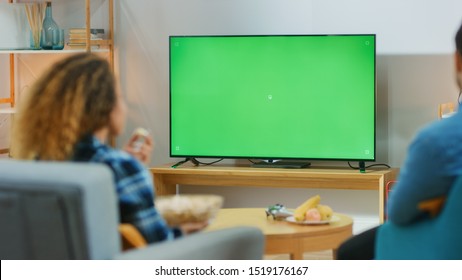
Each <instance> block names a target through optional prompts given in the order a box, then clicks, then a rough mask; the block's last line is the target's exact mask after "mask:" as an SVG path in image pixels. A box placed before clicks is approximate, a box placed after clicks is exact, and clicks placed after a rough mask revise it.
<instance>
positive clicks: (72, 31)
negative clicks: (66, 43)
mask: <svg viewBox="0 0 462 280" xmlns="http://www.w3.org/2000/svg"><path fill="white" fill-rule="evenodd" d="M86 37H87V29H85V28H69V39H84V38H86ZM103 37H104V29H102V28H91V29H90V38H91V39H103Z"/></svg>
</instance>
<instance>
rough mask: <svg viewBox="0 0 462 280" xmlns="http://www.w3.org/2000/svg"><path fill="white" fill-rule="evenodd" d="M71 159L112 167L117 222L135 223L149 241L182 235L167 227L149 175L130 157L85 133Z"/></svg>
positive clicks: (178, 231) (177, 230)
mask: <svg viewBox="0 0 462 280" xmlns="http://www.w3.org/2000/svg"><path fill="white" fill-rule="evenodd" d="M73 160H74V161H79V162H86V161H88V162H99V163H104V164H106V165H107V166H109V167H110V168H111V169H112V171H113V173H114V180H115V184H116V190H117V195H118V198H119V212H120V221H121V222H122V223H130V224H132V225H134V226H135V227H136V228H137V229H138V230H139V231H140V233H141V234H142V235H143V236H144V238H145V239H146V241H147V242H148V243H153V242H157V241H163V240H170V239H174V238H175V237H178V236H181V231H180V230H179V229H177V228H170V227H169V226H168V225H167V224H166V222H165V220H164V219H163V218H162V216H161V215H160V214H159V212H157V210H156V209H155V207H154V188H153V184H152V178H151V175H150V174H149V172H148V170H147V169H146V168H145V167H144V166H143V165H142V164H141V163H140V162H139V161H138V160H137V159H135V158H134V157H133V156H131V155H129V154H128V153H126V152H124V151H120V150H115V149H112V148H111V147H109V146H107V145H104V144H102V143H101V142H100V141H98V140H97V139H96V138H95V137H93V136H88V137H85V138H84V139H82V140H81V141H80V142H78V143H77V144H76V147H75V150H74V156H73Z"/></svg>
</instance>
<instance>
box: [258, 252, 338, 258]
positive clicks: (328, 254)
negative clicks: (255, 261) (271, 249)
mask: <svg viewBox="0 0 462 280" xmlns="http://www.w3.org/2000/svg"><path fill="white" fill-rule="evenodd" d="M303 258H304V259H305V260H332V259H333V258H332V251H331V250H327V251H319V252H311V253H305V254H304V255H303ZM263 259H264V260H289V255H288V254H281V255H264V257H263Z"/></svg>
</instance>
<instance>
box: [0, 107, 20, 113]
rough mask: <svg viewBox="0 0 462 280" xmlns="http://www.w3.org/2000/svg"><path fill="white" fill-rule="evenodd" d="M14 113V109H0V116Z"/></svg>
mask: <svg viewBox="0 0 462 280" xmlns="http://www.w3.org/2000/svg"><path fill="white" fill-rule="evenodd" d="M14 113H16V108H0V114H14Z"/></svg>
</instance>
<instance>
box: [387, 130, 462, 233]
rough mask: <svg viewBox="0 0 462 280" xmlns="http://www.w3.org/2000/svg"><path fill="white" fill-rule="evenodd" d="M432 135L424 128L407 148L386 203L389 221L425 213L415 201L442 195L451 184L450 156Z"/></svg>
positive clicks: (403, 220) (408, 219) (407, 220)
mask: <svg viewBox="0 0 462 280" xmlns="http://www.w3.org/2000/svg"><path fill="white" fill-rule="evenodd" d="M435 135H436V134H435V133H434V132H433V130H432V129H427V130H424V131H422V132H421V133H420V134H419V135H418V136H417V137H416V139H415V140H414V141H413V143H412V144H411V146H410V147H409V150H408V155H407V158H406V160H405V163H404V165H403V167H402V168H401V171H400V174H399V177H398V182H397V183H396V185H395V186H394V187H393V189H392V191H391V193H390V199H389V201H388V205H387V209H388V219H389V220H390V221H391V222H394V223H396V224H401V225H404V224H409V223H412V222H413V221H415V220H416V219H418V218H419V217H421V216H424V215H426V213H425V211H424V210H422V209H420V208H419V203H421V202H422V201H425V200H428V199H431V198H435V197H441V196H442V195H445V194H446V193H447V192H448V190H449V188H450V186H451V185H452V183H453V181H454V179H455V176H452V175H451V172H450V169H451V167H450V164H449V162H448V161H451V160H452V159H451V155H450V153H448V152H447V149H448V147H447V146H445V145H444V143H442V142H441V141H440V140H441V138H442V137H434V136H435Z"/></svg>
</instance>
